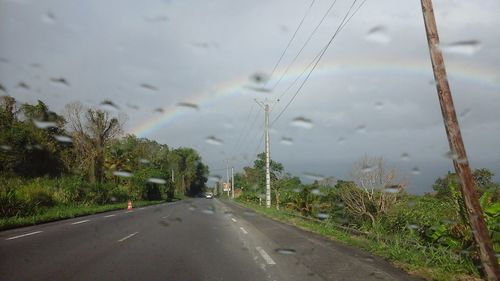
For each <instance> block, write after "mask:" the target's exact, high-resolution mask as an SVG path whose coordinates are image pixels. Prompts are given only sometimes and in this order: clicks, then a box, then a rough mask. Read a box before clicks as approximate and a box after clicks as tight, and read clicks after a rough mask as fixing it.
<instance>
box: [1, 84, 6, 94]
mask: <svg viewBox="0 0 500 281" xmlns="http://www.w3.org/2000/svg"><path fill="white" fill-rule="evenodd" d="M0 91H2V92H4V93H7V89H5V87H4V86H3V85H2V84H0Z"/></svg>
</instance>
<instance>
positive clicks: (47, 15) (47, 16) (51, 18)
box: [42, 11, 56, 23]
mask: <svg viewBox="0 0 500 281" xmlns="http://www.w3.org/2000/svg"><path fill="white" fill-rule="evenodd" d="M42 20H43V21H44V22H46V23H54V22H56V16H55V15H54V14H53V13H52V12H50V11H49V12H47V13H45V15H44V16H43V17H42Z"/></svg>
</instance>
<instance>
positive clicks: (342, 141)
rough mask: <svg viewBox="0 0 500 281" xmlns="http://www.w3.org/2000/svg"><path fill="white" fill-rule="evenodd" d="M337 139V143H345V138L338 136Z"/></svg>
mask: <svg viewBox="0 0 500 281" xmlns="http://www.w3.org/2000/svg"><path fill="white" fill-rule="evenodd" d="M337 141H338V142H339V144H343V143H345V141H346V139H345V138H344V137H340V138H338V140H337Z"/></svg>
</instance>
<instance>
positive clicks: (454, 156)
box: [443, 151, 458, 160]
mask: <svg viewBox="0 0 500 281" xmlns="http://www.w3.org/2000/svg"><path fill="white" fill-rule="evenodd" d="M443 156H444V157H445V158H448V159H451V160H457V159H458V154H456V153H454V152H451V151H448V152H446V153H445V154H444V155H443Z"/></svg>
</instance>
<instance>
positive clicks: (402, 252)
mask: <svg viewBox="0 0 500 281" xmlns="http://www.w3.org/2000/svg"><path fill="white" fill-rule="evenodd" d="M235 203H237V204H239V205H242V206H243V207H247V208H251V209H253V210H255V212H257V213H259V214H262V215H264V216H267V217H270V218H272V219H275V220H278V221H281V222H284V223H288V224H291V225H294V226H296V227H298V228H301V229H304V230H307V231H310V232H313V233H316V234H320V235H322V236H324V237H327V238H330V239H333V240H336V241H340V242H343V243H345V244H347V245H351V246H355V247H358V248H361V249H363V250H366V251H368V252H371V253H373V254H375V255H378V256H381V257H384V258H385V259H386V260H388V261H390V262H391V263H392V264H393V265H395V266H396V267H399V268H401V269H403V270H405V271H407V272H408V273H410V274H412V275H415V276H419V277H422V278H424V279H427V280H442V281H452V280H463V281H465V280H481V279H480V278H479V275H478V273H477V270H476V268H475V267H474V265H473V264H472V263H470V262H468V261H463V260H457V258H456V254H454V253H452V252H450V251H448V250H447V249H445V248H430V247H418V246H413V245H412V246H409V244H410V243H409V242H408V241H407V240H408V239H407V238H405V237H391V239H385V240H386V241H387V242H383V241H380V240H379V241H375V240H372V239H370V238H369V237H362V236H354V235H352V234H350V233H348V232H347V231H345V230H342V229H339V228H336V227H335V226H333V225H332V224H331V223H328V222H316V221H312V220H307V219H303V218H300V217H297V216H294V215H293V214H292V213H291V212H290V211H288V210H276V209H275V208H270V209H267V208H265V207H263V206H259V205H258V204H255V203H250V202H241V201H235Z"/></svg>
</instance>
